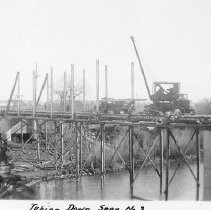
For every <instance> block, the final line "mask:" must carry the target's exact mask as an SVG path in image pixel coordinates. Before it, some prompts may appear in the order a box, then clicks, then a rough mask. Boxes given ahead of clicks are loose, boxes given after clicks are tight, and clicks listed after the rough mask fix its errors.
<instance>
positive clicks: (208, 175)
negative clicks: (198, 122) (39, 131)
mask: <svg viewBox="0 0 211 210" xmlns="http://www.w3.org/2000/svg"><path fill="white" fill-rule="evenodd" d="M210 139H211V129H210V128H209V127H208V128H206V130H203V140H204V142H203V148H204V149H203V150H204V184H203V200H204V201H211V161H210V157H211V141H210Z"/></svg>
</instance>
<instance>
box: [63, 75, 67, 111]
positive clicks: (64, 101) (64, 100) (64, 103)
mask: <svg viewBox="0 0 211 210" xmlns="http://www.w3.org/2000/svg"><path fill="white" fill-rule="evenodd" d="M66 81H67V79H66V72H64V98H63V105H64V107H63V109H64V112H65V111H66V95H67V94H66Z"/></svg>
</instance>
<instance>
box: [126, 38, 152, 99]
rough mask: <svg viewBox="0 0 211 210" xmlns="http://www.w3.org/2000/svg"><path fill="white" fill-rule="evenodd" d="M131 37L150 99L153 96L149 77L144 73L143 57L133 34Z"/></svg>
mask: <svg viewBox="0 0 211 210" xmlns="http://www.w3.org/2000/svg"><path fill="white" fill-rule="evenodd" d="M130 38H131V41H132V43H133V46H134V49H135V52H136V56H137V58H138V62H139V66H140V69H141V73H142V75H143V78H144V83H145V86H146V89H147V92H148V95H149V98H150V100H152V96H151V93H150V89H149V86H148V83H147V79H146V76H145V73H144V69H143V67H142V64H141V59H140V57H139V54H138V50H137V48H136V45H135V40H134V38H133V36H131V37H130Z"/></svg>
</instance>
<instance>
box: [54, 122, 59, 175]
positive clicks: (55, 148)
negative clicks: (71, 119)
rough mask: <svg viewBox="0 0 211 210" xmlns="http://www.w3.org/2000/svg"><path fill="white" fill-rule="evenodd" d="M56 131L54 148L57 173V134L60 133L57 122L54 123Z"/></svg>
mask: <svg viewBox="0 0 211 210" xmlns="http://www.w3.org/2000/svg"><path fill="white" fill-rule="evenodd" d="M54 129H55V132H54V133H55V139H54V143H55V146H54V161H55V168H56V171H57V135H56V134H57V132H58V129H57V124H56V121H54Z"/></svg>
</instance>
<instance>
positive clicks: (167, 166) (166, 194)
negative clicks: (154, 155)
mask: <svg viewBox="0 0 211 210" xmlns="http://www.w3.org/2000/svg"><path fill="white" fill-rule="evenodd" d="M169 137H170V130H169V128H167V139H166V140H167V142H166V186H165V187H166V189H165V200H166V201H167V200H168V195H169V156H170V139H169Z"/></svg>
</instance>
